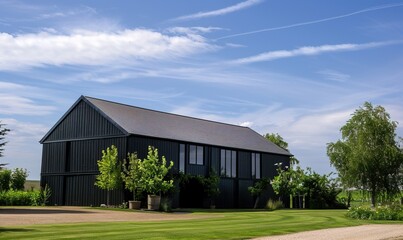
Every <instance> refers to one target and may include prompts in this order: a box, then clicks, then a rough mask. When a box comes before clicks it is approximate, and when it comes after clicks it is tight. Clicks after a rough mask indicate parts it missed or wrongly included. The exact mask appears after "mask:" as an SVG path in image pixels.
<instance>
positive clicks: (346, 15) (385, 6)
mask: <svg viewBox="0 0 403 240" xmlns="http://www.w3.org/2000/svg"><path fill="white" fill-rule="evenodd" d="M402 6H403V3H395V4H387V5H381V6H375V7H371V8H365V9H362V10H359V11H355V12H352V13H347V14H343V15H339V16H334V17H328V18H323V19H318V20H313V21H308V22H300V23H294V24H290V25H285V26H280V27H272V28H263V29H259V30H255V31H249V32H243V33H237V34H231V35H227V36H223V37H220V38H217V39H216V40H220V39H225V38H233V37H239V36H245V35H250V34H256V33H261V32H270V31H276V30H282V29H288V28H295V27H302V26H306V25H311V24H316V23H322V22H327V21H332V20H337V19H341V18H346V17H350V16H354V15H357V14H362V13H366V12H372V11H378V10H382V9H387V8H395V7H402Z"/></svg>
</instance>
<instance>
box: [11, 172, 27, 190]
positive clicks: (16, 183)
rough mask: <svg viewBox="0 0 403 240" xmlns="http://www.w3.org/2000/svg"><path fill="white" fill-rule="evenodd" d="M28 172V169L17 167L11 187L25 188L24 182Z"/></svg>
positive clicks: (15, 188)
mask: <svg viewBox="0 0 403 240" xmlns="http://www.w3.org/2000/svg"><path fill="white" fill-rule="evenodd" d="M27 177H28V173H27V170H26V169H22V168H16V169H14V171H13V173H12V174H11V188H12V189H14V190H21V191H22V190H24V184H25V181H26V180H27Z"/></svg>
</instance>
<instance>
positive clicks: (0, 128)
mask: <svg viewBox="0 0 403 240" xmlns="http://www.w3.org/2000/svg"><path fill="white" fill-rule="evenodd" d="M9 131H10V129H7V128H5V127H4V124H2V123H1V121H0V157H2V156H3V151H4V146H5V145H6V144H7V142H6V141H4V139H5V136H6V135H7V133H8V132H9ZM5 165H7V163H0V169H2V168H3V167H4V166H5Z"/></svg>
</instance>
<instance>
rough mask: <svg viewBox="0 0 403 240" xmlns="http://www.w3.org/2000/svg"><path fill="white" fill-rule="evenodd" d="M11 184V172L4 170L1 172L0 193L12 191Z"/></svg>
mask: <svg viewBox="0 0 403 240" xmlns="http://www.w3.org/2000/svg"><path fill="white" fill-rule="evenodd" d="M10 182H11V170H8V169H2V170H0V192H1V191H8V190H9V189H10Z"/></svg>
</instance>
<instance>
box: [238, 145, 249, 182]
mask: <svg viewBox="0 0 403 240" xmlns="http://www.w3.org/2000/svg"><path fill="white" fill-rule="evenodd" d="M251 171H252V170H251V153H250V152H244V151H238V178H241V179H242V178H246V179H251V178H252V172H251Z"/></svg>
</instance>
